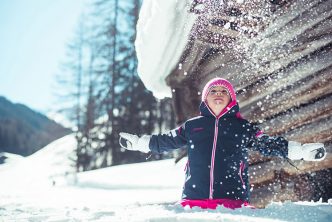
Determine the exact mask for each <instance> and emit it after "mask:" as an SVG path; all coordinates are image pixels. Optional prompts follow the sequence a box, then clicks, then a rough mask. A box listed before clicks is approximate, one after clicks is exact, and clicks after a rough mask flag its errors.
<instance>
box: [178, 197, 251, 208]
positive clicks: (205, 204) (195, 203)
mask: <svg viewBox="0 0 332 222" xmlns="http://www.w3.org/2000/svg"><path fill="white" fill-rule="evenodd" d="M180 203H181V205H182V206H183V207H185V206H189V207H190V208H193V207H200V208H202V209H213V210H215V209H216V208H217V206H218V205H221V206H224V207H226V208H230V209H233V210H234V209H236V208H241V207H242V205H243V206H244V207H249V208H252V209H255V207H254V206H252V205H250V204H249V203H248V202H246V201H243V200H231V199H202V200H189V199H183V200H181V202H180Z"/></svg>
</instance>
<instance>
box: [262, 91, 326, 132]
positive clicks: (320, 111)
mask: <svg viewBox="0 0 332 222" xmlns="http://www.w3.org/2000/svg"><path fill="white" fill-rule="evenodd" d="M281 106H283V105H281ZM269 109H270V107H269ZM271 109H272V110H273V109H274V108H273V107H271ZM328 116H332V98H331V96H329V97H326V98H323V99H321V100H319V101H316V102H314V103H311V104H309V105H307V106H304V107H299V108H297V109H293V110H290V111H288V112H284V113H283V114H282V115H278V116H276V117H274V118H270V119H268V120H266V121H263V122H262V123H261V124H260V128H261V129H264V132H265V133H267V134H269V135H282V134H285V133H286V132H287V131H289V130H293V129H296V128H298V127H300V126H302V125H304V124H309V123H313V122H316V121H319V120H321V119H325V118H326V117H328Z"/></svg>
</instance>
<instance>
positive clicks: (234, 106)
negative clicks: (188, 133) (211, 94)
mask: <svg viewBox="0 0 332 222" xmlns="http://www.w3.org/2000/svg"><path fill="white" fill-rule="evenodd" d="M199 110H200V112H201V115H202V116H206V117H214V118H220V117H222V116H235V115H236V113H238V112H239V104H238V103H237V102H236V101H234V100H233V101H231V102H230V103H229V104H228V105H227V106H226V107H225V108H224V109H223V110H222V111H221V112H220V114H219V115H218V116H216V115H215V114H214V113H213V112H212V110H211V109H210V108H209V107H208V105H207V104H206V103H205V102H201V104H200V106H199Z"/></svg>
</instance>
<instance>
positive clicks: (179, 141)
mask: <svg viewBox="0 0 332 222" xmlns="http://www.w3.org/2000/svg"><path fill="white" fill-rule="evenodd" d="M186 144H187V140H186V136H185V124H183V125H181V126H179V127H178V128H175V129H173V130H170V131H169V132H167V133H165V134H157V135H152V136H151V139H150V143H149V148H150V150H151V151H152V152H154V153H162V152H167V151H170V150H174V149H178V148H181V147H183V146H185V145H186Z"/></svg>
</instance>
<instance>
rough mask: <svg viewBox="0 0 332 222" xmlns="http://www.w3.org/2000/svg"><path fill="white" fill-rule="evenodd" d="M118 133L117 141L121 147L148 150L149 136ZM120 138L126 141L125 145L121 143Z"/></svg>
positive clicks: (145, 151)
mask: <svg viewBox="0 0 332 222" xmlns="http://www.w3.org/2000/svg"><path fill="white" fill-rule="evenodd" d="M119 135H120V140H119V143H120V146H121V147H122V148H125V149H127V150H137V151H141V152H143V153H148V152H150V148H149V142H150V137H151V136H147V135H144V136H142V137H138V136H136V135H133V134H129V133H120V134H119ZM122 140H124V141H125V142H126V145H123V144H122V142H121V141H122Z"/></svg>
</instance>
